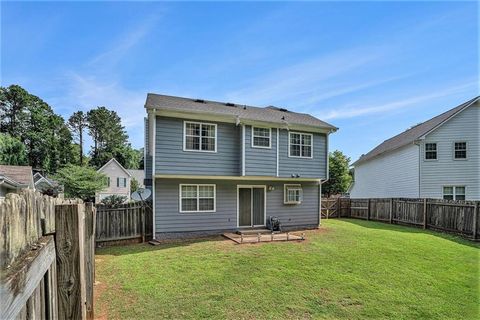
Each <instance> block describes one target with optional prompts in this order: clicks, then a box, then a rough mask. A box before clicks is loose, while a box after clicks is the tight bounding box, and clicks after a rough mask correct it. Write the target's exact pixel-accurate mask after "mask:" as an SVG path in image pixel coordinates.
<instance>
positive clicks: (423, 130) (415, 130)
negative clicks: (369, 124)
mask: <svg viewBox="0 0 480 320" xmlns="http://www.w3.org/2000/svg"><path fill="white" fill-rule="evenodd" d="M478 99H479V97H475V98H473V99H471V100H469V101H467V102H465V103H462V104H461V105H459V106H457V107H455V108H453V109H450V110H448V111H446V112H444V113H442V114H440V115H438V116H436V117H434V118H432V119H430V120H427V121H425V122H422V123H420V124H418V125H416V126H414V127H412V128H410V129H408V130H406V131H404V132H402V133H400V134H398V135H396V136H394V137H393V138H390V139H388V140H385V141H384V142H382V143H381V144H379V145H378V146H376V147H375V148H374V149H373V150H371V151H370V152H368V153H367V154H364V155H362V156H361V157H360V158H359V159H358V160H357V161H355V162H354V163H353V165H356V164H359V163H360V162H364V161H366V160H369V159H372V158H374V157H376V156H378V155H380V154H383V153H385V152H388V151H392V150H395V149H398V148H400V147H403V146H405V145H407V144H409V143H413V142H414V141H415V140H417V139H419V138H421V137H423V136H424V135H426V134H427V133H429V132H430V131H432V130H433V129H435V128H436V127H437V126H439V125H440V124H442V123H444V122H445V121H447V120H449V119H450V118H451V117H453V116H455V115H456V114H457V113H458V112H460V111H462V110H463V109H465V108H467V107H468V106H470V105H472V104H474V103H478Z"/></svg>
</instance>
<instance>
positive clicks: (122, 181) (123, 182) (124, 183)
mask: <svg viewBox="0 0 480 320" xmlns="http://www.w3.org/2000/svg"><path fill="white" fill-rule="evenodd" d="M108 180H109V182H108V184H109V185H110V178H108ZM126 186H127V178H121V177H118V178H117V187H119V188H125V187H126Z"/></svg>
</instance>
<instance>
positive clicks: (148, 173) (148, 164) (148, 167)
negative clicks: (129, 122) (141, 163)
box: [144, 118, 152, 179]
mask: <svg viewBox="0 0 480 320" xmlns="http://www.w3.org/2000/svg"><path fill="white" fill-rule="evenodd" d="M148 146H149V139H148V118H145V146H144V148H145V178H146V179H151V178H152V156H151V155H150V150H149V149H148Z"/></svg>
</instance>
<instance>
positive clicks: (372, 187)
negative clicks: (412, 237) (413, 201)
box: [350, 97, 480, 200]
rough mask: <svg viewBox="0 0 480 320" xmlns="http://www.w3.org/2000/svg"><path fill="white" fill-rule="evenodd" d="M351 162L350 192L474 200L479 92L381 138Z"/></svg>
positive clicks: (479, 189) (478, 195)
mask: <svg viewBox="0 0 480 320" xmlns="http://www.w3.org/2000/svg"><path fill="white" fill-rule="evenodd" d="M353 166H354V172H355V174H354V183H353V185H352V187H351V188H350V197H352V198H388V197H412V198H419V197H420V198H443V199H453V200H465V199H466V200H480V106H479V97H476V98H474V99H472V100H470V101H467V102H465V103H463V104H461V105H459V106H458V107H455V108H453V109H451V110H449V111H447V112H445V113H442V114H441V115H439V116H436V117H435V118H432V119H430V120H428V121H426V122H423V123H421V124H419V125H416V126H414V127H412V128H410V129H408V130H407V131H405V132H403V133H401V134H399V135H397V136H395V137H393V138H391V139H388V140H386V141H384V142H383V143H381V144H380V145H379V146H377V147H376V148H374V149H373V150H372V151H370V152H369V153H367V154H365V155H362V156H361V157H360V159H358V160H357V161H356V162H355V163H353Z"/></svg>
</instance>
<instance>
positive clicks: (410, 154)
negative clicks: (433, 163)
mask: <svg viewBox="0 0 480 320" xmlns="http://www.w3.org/2000/svg"><path fill="white" fill-rule="evenodd" d="M418 167H419V160H418V146H417V145H414V144H410V145H407V146H404V147H402V148H400V149H397V150H394V151H392V152H389V153H387V154H385V155H382V156H379V157H376V158H374V159H371V160H369V161H366V162H364V163H360V164H358V165H356V166H355V181H354V184H353V186H352V188H351V190H350V197H351V198H398V197H405V198H418V196H419V176H418V174H419V173H418Z"/></svg>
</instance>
